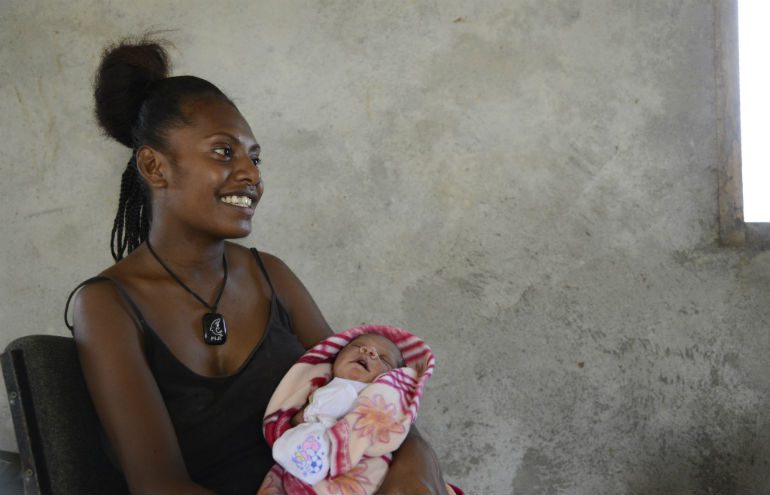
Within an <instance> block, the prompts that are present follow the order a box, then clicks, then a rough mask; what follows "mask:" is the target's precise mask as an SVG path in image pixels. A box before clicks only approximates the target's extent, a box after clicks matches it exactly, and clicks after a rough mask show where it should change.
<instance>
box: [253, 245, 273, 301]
mask: <svg viewBox="0 0 770 495" xmlns="http://www.w3.org/2000/svg"><path fill="white" fill-rule="evenodd" d="M251 252H252V253H254V257H255V258H256V259H257V264H258V265H259V269H260V270H262V274H263V275H264V276H265V278H266V279H267V285H269V286H270V290H271V291H272V293H273V294H276V292H275V288H274V287H273V282H271V281H270V275H268V274H267V269H266V268H265V264H264V263H262V256H260V255H259V251H257V248H251Z"/></svg>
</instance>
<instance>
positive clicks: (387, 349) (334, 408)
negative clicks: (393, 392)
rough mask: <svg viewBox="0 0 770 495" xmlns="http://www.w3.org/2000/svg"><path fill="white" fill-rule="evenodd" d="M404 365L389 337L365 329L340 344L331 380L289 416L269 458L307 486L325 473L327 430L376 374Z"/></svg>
mask: <svg viewBox="0 0 770 495" xmlns="http://www.w3.org/2000/svg"><path fill="white" fill-rule="evenodd" d="M403 366H404V358H403V356H402V355H401V352H400V351H399V350H398V347H396V345H395V344H394V343H393V342H391V341H390V340H389V339H388V338H386V337H384V336H382V335H379V334H376V333H371V334H364V335H361V336H359V337H357V338H355V339H354V340H353V341H351V342H350V343H349V344H348V345H346V346H345V347H343V348H342V349H341V350H340V351H339V353H338V354H337V357H336V358H335V360H334V364H333V366H332V375H333V378H332V380H331V381H330V382H329V383H328V384H326V385H324V386H323V387H321V388H318V389H316V390H315V391H314V392H313V393H312V394H311V395H310V398H309V401H308V403H307V404H306V405H305V407H303V408H302V409H300V410H299V411H298V412H297V413H296V414H295V415H294V416H293V417H292V419H291V424H292V426H294V428H291V429H290V430H288V431H286V432H285V433H284V434H283V435H281V437H280V438H278V440H277V441H276V442H275V444H274V445H273V457H274V458H275V460H276V462H278V464H280V465H281V466H282V467H283V468H284V469H285V470H286V471H288V472H289V473H291V474H292V475H293V476H295V477H296V478H298V479H300V480H302V481H303V482H305V483H307V484H309V485H315V484H316V483H318V482H319V481H321V480H322V479H324V478H325V477H326V476H327V475H328V474H329V466H330V459H329V454H330V449H329V438H328V433H327V431H328V429H329V428H331V427H332V426H334V424H335V423H336V422H337V420H338V419H340V418H341V417H343V416H345V415H346V414H347V413H349V412H350V411H351V409H352V408H353V406H354V404H355V402H356V399H357V398H358V394H359V393H360V392H361V390H363V389H364V388H365V387H366V386H367V385H368V384H370V383H372V382H373V381H374V380H375V379H376V378H377V377H378V376H380V375H382V374H383V373H386V372H388V371H390V370H393V369H395V368H401V367H403Z"/></svg>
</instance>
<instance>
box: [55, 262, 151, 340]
mask: <svg viewBox="0 0 770 495" xmlns="http://www.w3.org/2000/svg"><path fill="white" fill-rule="evenodd" d="M105 280H106V281H108V282H110V283H111V284H112V285H113V286H115V288H116V289H118V292H120V295H121V296H122V297H123V300H125V301H126V302H127V303H128V305H129V306H130V307H131V311H133V313H134V316H136V318H137V319H138V320H139V323H141V324H142V326H143V327H145V326H147V323H146V322H145V321H144V316H142V312H141V311H139V307H138V306H137V305H136V304H135V303H134V301H133V300H132V299H131V298H130V297H128V294H127V293H126V291H125V289H123V287H121V286H120V284H119V283H117V282H115V281H114V280H112V279H111V278H110V277H105V276H104V275H98V276H96V277H91V278H89V279H88V280H85V281H83V282H81V283H80V284H78V286H77V287H75V288H74V289H73V290H72V292H70V295H69V297H67V304H66V305H65V306H64V324H65V325H67V328H69V330H70V332H72V331H74V330H75V326H74V324H70V322H69V321H68V320H67V315H68V314H69V308H70V302H71V301H72V296H74V295H75V293H76V292H77V291H78V290H80V288H81V287H83V286H86V285H88V284H90V283H92V282H101V281H105Z"/></svg>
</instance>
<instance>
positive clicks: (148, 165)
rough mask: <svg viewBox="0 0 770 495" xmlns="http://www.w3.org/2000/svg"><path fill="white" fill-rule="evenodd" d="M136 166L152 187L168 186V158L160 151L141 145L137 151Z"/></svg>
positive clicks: (161, 187)
mask: <svg viewBox="0 0 770 495" xmlns="http://www.w3.org/2000/svg"><path fill="white" fill-rule="evenodd" d="M136 167H137V168H138V169H139V173H140V174H141V175H142V177H143V178H144V180H145V181H146V182H147V185H148V186H150V187H151V188H158V189H163V188H165V187H167V186H168V181H167V180H166V177H165V175H164V173H165V172H166V171H167V169H168V160H166V157H165V156H163V153H161V152H160V151H158V150H156V149H154V148H150V147H149V146H141V147H140V148H139V150H137V152H136Z"/></svg>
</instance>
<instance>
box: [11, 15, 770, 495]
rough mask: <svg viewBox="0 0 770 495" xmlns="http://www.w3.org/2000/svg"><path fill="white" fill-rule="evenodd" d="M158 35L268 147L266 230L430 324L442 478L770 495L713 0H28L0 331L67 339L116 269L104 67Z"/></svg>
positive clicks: (342, 324)
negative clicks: (723, 224) (98, 80)
mask: <svg viewBox="0 0 770 495" xmlns="http://www.w3.org/2000/svg"><path fill="white" fill-rule="evenodd" d="M717 1H719V0H717ZM220 4H221V5H220ZM148 27H158V28H174V29H177V31H174V32H170V33H167V36H168V37H169V38H171V39H172V40H173V41H174V42H175V44H176V50H174V51H173V58H174V60H175V61H176V73H177V74H182V73H194V74H196V75H200V76H203V77H206V78H209V79H211V80H212V81H214V82H216V83H218V84H219V85H220V86H221V87H222V88H223V89H224V90H225V91H226V92H228V93H229V94H230V95H232V97H233V98H234V99H235V101H236V102H237V103H238V105H239V106H240V108H241V110H242V112H243V113H244V114H245V115H246V116H247V118H248V119H249V120H250V122H251V123H252V127H253V128H254V131H255V134H256V135H257V137H258V139H259V140H260V142H261V144H262V146H263V149H264V160H265V167H264V175H265V176H266V183H267V192H266V196H265V197H264V199H263V202H262V204H261V205H260V207H259V210H258V213H257V215H256V217H255V229H254V233H253V235H252V236H251V237H250V238H249V239H246V240H245V241H244V242H245V243H246V244H248V245H255V246H258V247H260V248H262V249H265V250H268V251H271V252H274V253H276V254H278V255H279V256H281V257H282V258H283V259H284V260H285V261H286V262H287V263H288V264H289V265H290V266H292V267H293V268H294V270H295V271H296V272H297V273H298V274H299V275H300V277H301V278H302V279H303V280H304V282H305V283H306V285H307V286H308V288H309V289H310V290H311V292H312V293H313V294H314V295H315V297H316V299H317V301H318V302H319V304H320V306H321V307H322V309H323V310H324V312H325V314H326V315H327V317H328V319H329V320H330V322H331V323H332V324H333V326H334V327H335V328H337V329H344V328H347V327H349V326H351V325H354V324H357V323H360V322H364V321H365V322H380V323H391V324H396V325H401V326H404V327H406V328H409V329H411V330H413V331H415V332H417V333H418V334H420V335H422V336H423V337H424V338H425V339H426V340H427V341H428V342H429V343H430V344H432V346H433V348H434V350H435V352H436V354H437V358H438V367H437V372H436V374H435V377H434V379H433V380H432V382H431V383H430V384H429V388H428V390H427V395H426V400H425V402H424V405H423V410H422V415H421V418H420V420H419V425H420V427H421V429H422V431H423V432H424V434H425V435H426V436H428V437H429V439H430V440H431V442H432V443H433V445H434V446H435V448H436V450H437V451H438V453H439V456H440V457H441V459H442V462H443V466H444V469H445V471H446V475H447V477H448V478H449V479H450V480H454V481H455V482H457V483H459V484H461V485H463V486H465V487H466V488H468V489H469V492H470V493H479V494H510V493H515V494H517V495H519V494H529V495H551V494H581V495H582V494H585V495H588V494H616V493H618V494H620V493H624V494H645V495H649V494H734V493H746V494H760V493H768V491H770V474H768V473H770V419H769V418H768V406H770V404H769V403H768V402H769V401H768V389H769V387H770V362H769V360H768V358H767V356H768V355H770V333H769V332H768V325H769V324H770V291H768V283H769V282H770V254H768V253H767V252H756V251H755V252H752V251H750V250H740V249H725V248H720V247H719V246H718V245H717V243H716V231H717V225H716V218H717V190H716V168H717V166H718V163H717V143H716V129H717V127H716V126H717V118H716V116H715V115H716V113H715V101H716V95H715V84H714V8H713V2H712V1H707V0H671V1H663V0H650V1H636V0H582V1H580V0H572V1H568V0H563V1H562V0H551V1H544V0H512V1H502V0H494V1H492V0H488V1H481V0H475V1H473V2H470V1H464V2H463V1H459V0H441V1H427V0H413V1H406V0H403V1H387V2H376V1H358V0H350V1H342V0H326V1H312V0H307V1H304V2H303V1H295V0H291V1H285V0H271V1H246V0H244V1H240V2H209V1H203V0H200V1H185V2H158V1H149V0H144V1H136V2H108V1H95V0H79V1H77V2H69V3H64V2H57V1H54V0H40V1H23V0H10V1H9V0H6V1H5V2H3V4H2V7H0V85H1V86H2V91H1V92H0V115H2V120H1V121H0V136H2V139H3V143H4V146H3V152H2V159H0V170H2V177H3V180H2V181H0V194H1V195H2V201H3V206H4V207H3V208H2V210H1V211H0V219H1V221H2V229H3V235H2V236H1V237H0V246H1V250H0V261H1V262H2V265H3V267H4V268H3V270H2V275H0V276H1V277H2V279H1V282H0V291H2V292H1V293H0V311H1V313H0V318H2V321H4V322H5V324H4V325H3V327H2V330H0V332H2V333H0V344H1V345H4V344H6V343H7V342H9V341H10V340H11V339H13V338H15V337H18V336H21V335H24V334H28V333H50V334H59V335H64V334H66V333H67V332H66V330H65V328H64V325H63V323H62V319H61V315H62V309H63V305H64V299H65V296H66V295H67V293H68V291H69V290H70V289H71V288H72V287H74V286H75V285H76V283H77V282H79V281H81V280H83V279H85V278H87V277H89V276H91V275H93V274H95V273H97V272H98V271H99V270H101V269H102V268H103V267H105V266H106V265H107V264H109V263H110V260H111V258H110V256H109V247H108V243H109V232H110V228H111V225H112V219H113V215H114V210H115V205H116V202H117V189H118V182H119V176H120V172H121V170H122V169H123V167H124V164H125V162H126V160H127V159H128V152H127V150H126V149H123V148H121V147H120V146H119V145H117V144H114V143H112V142H109V141H107V140H105V139H104V138H102V137H100V135H99V133H98V131H97V128H96V126H95V124H94V122H93V118H92V116H91V112H92V102H91V95H90V89H89V79H90V77H91V75H92V72H93V70H94V68H95V66H96V64H97V60H98V57H99V53H100V51H101V49H102V47H103V46H104V45H105V44H106V43H107V42H108V41H111V40H114V39H116V38H118V37H121V36H123V35H128V34H135V33H137V32H140V31H142V30H145V29H147V28H148ZM0 400H1V401H2V403H3V404H5V398H4V397H0ZM14 446H15V444H14V438H13V430H12V426H11V422H10V419H9V416H8V410H7V406H6V405H3V406H0V448H2V449H13V448H14Z"/></svg>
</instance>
